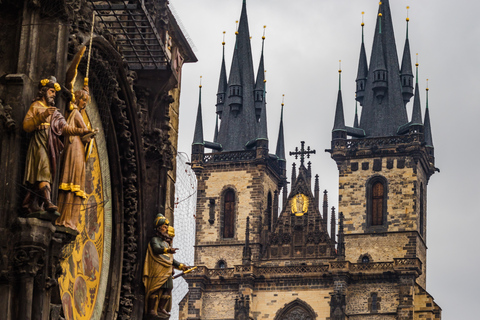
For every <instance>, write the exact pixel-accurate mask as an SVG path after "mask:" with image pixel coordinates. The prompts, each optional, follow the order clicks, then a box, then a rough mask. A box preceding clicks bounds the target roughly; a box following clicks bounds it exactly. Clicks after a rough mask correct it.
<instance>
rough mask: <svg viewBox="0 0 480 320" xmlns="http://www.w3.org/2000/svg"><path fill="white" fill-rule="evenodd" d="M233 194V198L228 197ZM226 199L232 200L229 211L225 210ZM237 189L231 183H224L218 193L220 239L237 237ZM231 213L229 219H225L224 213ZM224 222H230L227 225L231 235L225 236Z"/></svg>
mask: <svg viewBox="0 0 480 320" xmlns="http://www.w3.org/2000/svg"><path fill="white" fill-rule="evenodd" d="M232 195H233V199H231V198H230V197H231V196H232ZM227 197H229V199H227ZM227 201H233V203H232V207H231V210H232V211H231V212H227V211H226V205H227ZM237 208H238V191H237V189H236V188H235V186H233V185H226V186H224V187H223V189H222V192H221V193H220V219H219V221H220V228H218V229H219V230H220V234H219V236H220V239H230V240H231V239H235V238H236V237H237V232H236V231H237V230H236V225H237V220H238V212H237V211H238V210H237ZM228 214H231V215H233V216H230V218H231V220H229V221H226V220H225V219H226V215H228ZM227 218H228V217H227ZM226 224H231V225H229V226H230V227H231V228H232V229H231V234H230V235H231V237H230V236H228V237H225V232H226V230H225V227H226Z"/></svg>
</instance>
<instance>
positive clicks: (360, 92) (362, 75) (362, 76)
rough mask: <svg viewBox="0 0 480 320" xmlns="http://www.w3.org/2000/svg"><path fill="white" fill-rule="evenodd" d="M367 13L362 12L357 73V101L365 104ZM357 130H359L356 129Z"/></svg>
mask: <svg viewBox="0 0 480 320" xmlns="http://www.w3.org/2000/svg"><path fill="white" fill-rule="evenodd" d="M364 14H365V12H362V44H361V46H360V58H359V61H358V72H357V80H356V82H357V90H356V96H355V99H356V100H357V101H358V102H360V104H363V98H364V96H365V86H366V83H367V77H368V64H367V53H366V51H365V43H364V26H365V23H364V22H363V15H364ZM355 128H358V126H357V127H355Z"/></svg>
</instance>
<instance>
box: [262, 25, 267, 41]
mask: <svg viewBox="0 0 480 320" xmlns="http://www.w3.org/2000/svg"><path fill="white" fill-rule="evenodd" d="M265 29H267V26H263V36H262V40H265Z"/></svg>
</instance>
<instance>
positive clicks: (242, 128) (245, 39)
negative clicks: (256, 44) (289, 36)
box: [218, 1, 258, 151]
mask: <svg viewBox="0 0 480 320" xmlns="http://www.w3.org/2000/svg"><path fill="white" fill-rule="evenodd" d="M232 85H240V86H241V89H242V106H241V108H240V111H239V112H238V114H237V115H236V116H235V115H234V114H232V112H230V107H229V103H230V101H229V100H230V97H228V95H229V94H227V97H226V101H225V107H224V110H223V113H222V121H221V123H220V130H219V134H218V142H219V143H220V144H221V145H222V146H223V150H224V151H235V150H237V151H238V150H244V147H245V145H246V143H247V142H249V141H251V140H254V139H256V138H257V129H258V128H257V126H258V123H257V121H256V116H255V105H254V86H255V82H254V72H253V61H252V49H251V46H250V32H249V29H248V18H247V7H246V3H245V1H243V5H242V13H241V16H240V20H239V26H238V34H237V36H236V43H235V50H234V53H233V60H232V67H231V70H230V77H229V79H228V87H230V86H232Z"/></svg>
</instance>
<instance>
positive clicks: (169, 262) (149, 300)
mask: <svg viewBox="0 0 480 320" xmlns="http://www.w3.org/2000/svg"><path fill="white" fill-rule="evenodd" d="M154 224H155V231H156V235H155V237H153V238H152V239H151V240H150V242H149V244H148V249H147V255H146V257H145V265H144V268H143V284H144V285H145V314H146V315H147V316H148V317H150V318H154V319H155V318H159V319H160V318H161V316H164V317H165V316H169V315H170V313H169V311H170V310H171V304H172V301H171V299H172V289H173V278H172V275H173V268H176V269H178V270H182V271H187V270H188V269H189V267H187V266H186V265H184V264H182V263H180V262H178V261H176V260H175V259H173V254H175V252H176V251H177V250H178V249H176V248H173V247H172V245H171V243H172V238H173V236H174V230H173V228H171V229H170V230H169V221H168V219H167V218H165V216H163V215H162V214H158V215H157V216H156V218H155V221H154ZM169 231H170V232H169ZM169 233H170V235H169Z"/></svg>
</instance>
